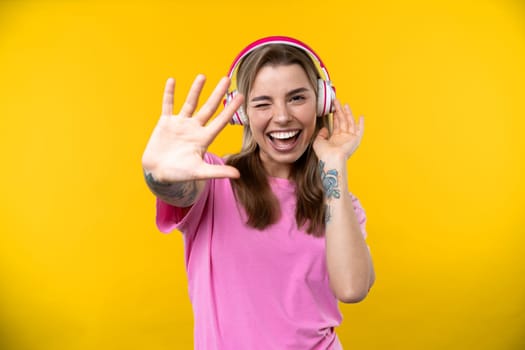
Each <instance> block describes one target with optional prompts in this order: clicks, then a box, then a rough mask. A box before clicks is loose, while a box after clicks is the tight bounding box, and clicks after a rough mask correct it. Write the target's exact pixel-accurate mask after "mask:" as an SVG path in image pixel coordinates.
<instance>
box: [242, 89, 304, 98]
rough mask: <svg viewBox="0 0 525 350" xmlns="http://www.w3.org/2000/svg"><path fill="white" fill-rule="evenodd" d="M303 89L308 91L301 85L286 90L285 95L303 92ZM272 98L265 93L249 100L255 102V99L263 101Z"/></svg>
mask: <svg viewBox="0 0 525 350" xmlns="http://www.w3.org/2000/svg"><path fill="white" fill-rule="evenodd" d="M305 91H308V89H307V88H305V87H301V88H298V89H294V90H292V91H290V92H287V93H286V97H290V96H292V95H295V94H299V93H302V92H305ZM271 99H272V98H271V97H270V96H267V95H261V96H255V97H254V98H252V99H251V100H250V102H257V101H265V100H271Z"/></svg>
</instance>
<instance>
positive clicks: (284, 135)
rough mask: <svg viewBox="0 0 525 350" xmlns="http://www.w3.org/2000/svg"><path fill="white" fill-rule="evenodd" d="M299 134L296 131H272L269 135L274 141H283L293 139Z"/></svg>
mask: <svg viewBox="0 0 525 350" xmlns="http://www.w3.org/2000/svg"><path fill="white" fill-rule="evenodd" d="M298 133H299V131H298V130H295V131H274V132H271V133H270V134H269V135H270V136H271V137H273V138H274V139H279V140H284V139H289V138H290V137H294V136H295V135H297V134H298Z"/></svg>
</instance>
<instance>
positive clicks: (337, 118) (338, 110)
mask: <svg viewBox="0 0 525 350" xmlns="http://www.w3.org/2000/svg"><path fill="white" fill-rule="evenodd" d="M346 125H347V123H346V122H345V114H344V111H343V107H342V106H341V102H339V100H335V113H334V131H336V130H339V131H341V130H343V131H346V129H345V127H346Z"/></svg>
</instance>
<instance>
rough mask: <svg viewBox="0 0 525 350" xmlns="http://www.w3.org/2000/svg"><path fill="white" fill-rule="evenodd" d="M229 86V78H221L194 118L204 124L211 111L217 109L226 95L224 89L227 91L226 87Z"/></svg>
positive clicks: (211, 113)
mask: <svg viewBox="0 0 525 350" xmlns="http://www.w3.org/2000/svg"><path fill="white" fill-rule="evenodd" d="M229 86H230V79H229V78H227V77H224V78H222V79H221V80H220V81H219V83H218V84H217V86H215V89H214V90H213V92H212V94H211V95H210V97H209V98H208V100H207V101H206V103H205V104H204V105H203V106H202V107H201V109H199V111H198V112H197V114H195V116H194V118H197V119H199V121H200V122H201V123H202V124H206V122H207V121H208V120H209V119H210V118H211V116H212V115H213V113H215V111H216V110H217V107H219V103H220V102H221V101H222V99H223V98H224V95H226V91H228V87H229Z"/></svg>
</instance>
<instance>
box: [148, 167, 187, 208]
mask: <svg viewBox="0 0 525 350" xmlns="http://www.w3.org/2000/svg"><path fill="white" fill-rule="evenodd" d="M144 178H145V179H146V183H147V184H148V186H149V188H151V190H152V191H153V193H155V194H156V195H157V196H158V197H159V198H161V199H164V200H166V201H168V202H173V201H176V202H177V203H178V204H179V206H181V207H187V206H190V205H192V204H193V202H194V201H195V197H196V196H197V185H196V183H195V181H185V182H175V183H164V182H160V181H157V180H156V179H155V178H154V177H153V175H152V174H151V173H149V172H144Z"/></svg>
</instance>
